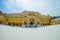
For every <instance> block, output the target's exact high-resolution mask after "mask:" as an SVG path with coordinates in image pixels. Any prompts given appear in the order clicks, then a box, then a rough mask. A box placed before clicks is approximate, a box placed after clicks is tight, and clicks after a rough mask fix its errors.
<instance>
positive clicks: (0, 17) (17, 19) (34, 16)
mask: <svg viewBox="0 0 60 40" xmlns="http://www.w3.org/2000/svg"><path fill="white" fill-rule="evenodd" d="M59 20H60V19H59ZM0 24H5V25H11V26H22V25H24V24H31V25H32V24H40V25H41V26H44V25H50V24H53V21H51V16H48V15H47V16H45V15H42V14H41V13H39V12H33V11H23V12H21V13H11V14H7V13H3V12H1V11H0Z"/></svg>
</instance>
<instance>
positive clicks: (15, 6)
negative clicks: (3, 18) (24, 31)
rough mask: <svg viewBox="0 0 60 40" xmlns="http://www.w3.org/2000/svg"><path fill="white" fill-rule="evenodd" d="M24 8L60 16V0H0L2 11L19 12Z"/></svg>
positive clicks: (0, 9)
mask: <svg viewBox="0 0 60 40" xmlns="http://www.w3.org/2000/svg"><path fill="white" fill-rule="evenodd" d="M24 10H27V11H38V12H40V13H41V14H44V15H51V16H60V0H0V11H3V12H5V13H17V12H21V11H24Z"/></svg>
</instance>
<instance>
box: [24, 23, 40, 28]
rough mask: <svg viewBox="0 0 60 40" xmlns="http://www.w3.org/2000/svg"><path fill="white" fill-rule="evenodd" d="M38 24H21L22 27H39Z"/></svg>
mask: <svg viewBox="0 0 60 40" xmlns="http://www.w3.org/2000/svg"><path fill="white" fill-rule="evenodd" d="M40 26H41V25H40V24H25V25H23V27H27V28H37V27H40Z"/></svg>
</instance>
